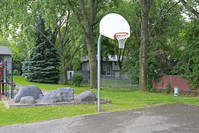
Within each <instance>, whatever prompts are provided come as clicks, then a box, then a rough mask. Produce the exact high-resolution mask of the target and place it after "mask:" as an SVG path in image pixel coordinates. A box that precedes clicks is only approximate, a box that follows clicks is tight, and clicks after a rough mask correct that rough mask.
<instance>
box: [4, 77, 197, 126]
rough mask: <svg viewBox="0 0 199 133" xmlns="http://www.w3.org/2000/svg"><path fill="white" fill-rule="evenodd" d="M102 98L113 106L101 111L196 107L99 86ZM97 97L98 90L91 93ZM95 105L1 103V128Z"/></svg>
mask: <svg viewBox="0 0 199 133" xmlns="http://www.w3.org/2000/svg"><path fill="white" fill-rule="evenodd" d="M14 82H17V83H19V84H21V85H23V86H25V85H31V84H34V85H36V86H38V87H39V88H41V89H44V90H53V89H57V88H60V87H68V86H66V85H54V84H38V83H31V82H27V81H25V79H24V77H16V76H15V77H14ZM70 87H72V88H74V91H75V94H78V93H80V92H83V91H85V90H89V86H88V85H82V86H81V87H74V86H73V85H70ZM102 89H103V90H101V98H103V99H108V100H112V104H103V105H101V109H102V112H112V111H121V110H128V109H134V108H139V107H145V106H148V105H153V104H163V103H176V102H178V103H188V104H193V105H199V99H198V98H197V97H193V96H192V97H190V96H180V97H172V96H168V95H166V94H162V93H161V94H157V93H149V92H140V91H133V90H131V89H129V90H128V89H125V90H122V89H111V88H109V87H107V88H105V87H102ZM91 91H93V92H94V93H95V94H97V90H91ZM96 113H98V112H97V105H74V106H54V107H53V106H49V107H21V108H6V106H5V104H4V103H3V102H0V126H4V125H8V124H16V123H27V122H34V121H43V120H50V119H57V118H63V117H72V116H77V115H85V114H96Z"/></svg>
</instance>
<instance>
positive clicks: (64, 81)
mask: <svg viewBox="0 0 199 133" xmlns="http://www.w3.org/2000/svg"><path fill="white" fill-rule="evenodd" d="M60 59H61V74H62V84H64V85H65V84H68V77H67V76H68V75H67V69H66V64H65V58H64V57H60Z"/></svg>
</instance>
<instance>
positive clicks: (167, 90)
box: [166, 82, 171, 94]
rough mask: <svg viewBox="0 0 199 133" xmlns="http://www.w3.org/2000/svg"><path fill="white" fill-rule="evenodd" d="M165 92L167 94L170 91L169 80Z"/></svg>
mask: <svg viewBox="0 0 199 133" xmlns="http://www.w3.org/2000/svg"><path fill="white" fill-rule="evenodd" d="M166 93H167V94H169V93H171V83H170V82H169V83H168V84H167V86H166Z"/></svg>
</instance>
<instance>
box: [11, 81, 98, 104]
mask: <svg viewBox="0 0 199 133" xmlns="http://www.w3.org/2000/svg"><path fill="white" fill-rule="evenodd" d="M37 99H40V103H57V102H72V101H75V102H90V101H97V98H96V96H95V94H94V93H93V92H92V91H84V92H82V93H80V94H78V95H76V96H74V89H73V88H70V87H68V88H58V89H56V90H52V91H49V92H47V93H46V94H45V95H43V93H42V91H41V89H40V88H38V87H37V86H34V85H29V86H24V87H23V88H21V89H20V90H19V92H18V93H17V94H16V96H15V97H14V102H15V103H21V104H35V103H36V100H37Z"/></svg>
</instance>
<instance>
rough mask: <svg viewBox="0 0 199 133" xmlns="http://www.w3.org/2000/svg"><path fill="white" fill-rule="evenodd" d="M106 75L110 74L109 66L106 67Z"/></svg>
mask: <svg viewBox="0 0 199 133" xmlns="http://www.w3.org/2000/svg"><path fill="white" fill-rule="evenodd" d="M106 75H111V68H110V67H107V68H106Z"/></svg>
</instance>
